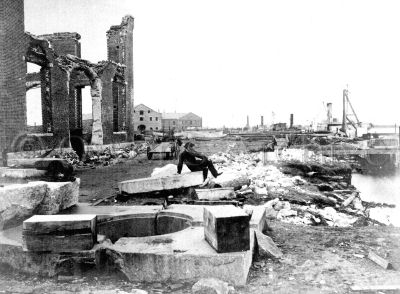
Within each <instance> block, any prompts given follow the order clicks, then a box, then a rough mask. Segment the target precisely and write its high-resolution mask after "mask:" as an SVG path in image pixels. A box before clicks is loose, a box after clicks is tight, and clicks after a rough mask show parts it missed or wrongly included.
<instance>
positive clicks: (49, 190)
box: [0, 179, 80, 229]
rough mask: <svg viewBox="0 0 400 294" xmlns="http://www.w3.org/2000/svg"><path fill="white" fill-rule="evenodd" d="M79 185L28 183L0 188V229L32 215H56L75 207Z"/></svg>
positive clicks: (75, 183)
mask: <svg viewBox="0 0 400 294" xmlns="http://www.w3.org/2000/svg"><path fill="white" fill-rule="evenodd" d="M79 183H80V180H79V179H76V180H75V181H74V182H43V181H36V182H29V183H26V184H14V185H8V186H6V187H3V188H0V229H3V227H10V226H16V225H19V224H21V223H22V221H24V220H25V219H27V218H29V217H31V216H32V215H33V214H34V213H35V214H55V213H58V212H59V211H61V210H64V209H66V208H68V207H71V206H73V205H76V204H77V203H78V198H79Z"/></svg>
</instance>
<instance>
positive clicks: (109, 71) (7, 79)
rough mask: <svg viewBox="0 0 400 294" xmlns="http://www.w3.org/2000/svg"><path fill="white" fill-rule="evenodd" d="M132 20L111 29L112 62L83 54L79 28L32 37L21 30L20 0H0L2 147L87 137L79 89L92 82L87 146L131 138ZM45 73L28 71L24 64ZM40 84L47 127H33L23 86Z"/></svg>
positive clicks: (63, 142) (31, 146) (10, 149)
mask: <svg viewBox="0 0 400 294" xmlns="http://www.w3.org/2000/svg"><path fill="white" fill-rule="evenodd" d="M133 23H134V19H133V17H131V16H125V17H124V18H123V19H122V22H121V25H116V26H111V28H110V29H109V31H107V51H108V56H107V59H108V60H107V61H101V62H98V63H97V64H94V63H91V62H89V61H87V60H83V59H81V45H80V41H79V40H80V35H79V34H78V33H54V34H49V35H42V36H34V35H32V34H30V33H27V32H25V30H24V2H23V0H0V44H1V50H0V151H1V152H2V153H5V152H15V151H22V150H29V149H46V148H53V147H58V146H61V147H69V146H71V144H72V145H74V141H75V142H76V141H80V142H83V131H82V129H83V127H82V89H83V88H84V87H90V93H91V98H92V118H93V120H92V128H91V134H89V136H88V137H87V138H85V139H86V144H111V143H118V142H124V141H133V132H134V128H133V118H132V114H133V52H132V51H133V50H132V48H133ZM28 62H29V63H33V64H36V65H38V66H40V71H39V72H36V73H28V74H27V63H28ZM34 88H40V89H41V105H42V122H43V123H42V126H41V130H40V131H39V132H35V133H34V134H32V133H29V131H28V127H27V106H26V92H27V91H29V90H30V89H34Z"/></svg>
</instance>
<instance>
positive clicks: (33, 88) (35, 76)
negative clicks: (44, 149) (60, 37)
mask: <svg viewBox="0 0 400 294" xmlns="http://www.w3.org/2000/svg"><path fill="white" fill-rule="evenodd" d="M41 68H42V67H41V66H39V65H37V64H35V63H31V62H27V74H28V78H27V82H26V83H27V86H26V117H27V127H28V133H41V132H42V126H43V118H42V92H41V89H40V87H41V81H40V70H41Z"/></svg>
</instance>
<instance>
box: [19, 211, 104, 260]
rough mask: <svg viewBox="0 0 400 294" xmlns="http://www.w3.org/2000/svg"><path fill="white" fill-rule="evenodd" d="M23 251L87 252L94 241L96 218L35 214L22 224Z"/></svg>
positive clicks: (76, 215)
mask: <svg viewBox="0 0 400 294" xmlns="http://www.w3.org/2000/svg"><path fill="white" fill-rule="evenodd" d="M22 229H23V230H22V240H23V245H22V246H23V248H24V250H25V251H40V252H44V251H46V252H74V251H81V250H90V249H92V248H93V246H94V244H95V243H96V242H97V227H96V215H94V214H60V215H34V216H32V217H31V218H29V219H27V220H26V221H24V222H23V224H22Z"/></svg>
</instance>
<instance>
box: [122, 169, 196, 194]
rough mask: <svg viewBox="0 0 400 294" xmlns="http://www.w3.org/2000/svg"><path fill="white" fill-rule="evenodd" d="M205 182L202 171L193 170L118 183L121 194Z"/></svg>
mask: <svg viewBox="0 0 400 294" xmlns="http://www.w3.org/2000/svg"><path fill="white" fill-rule="evenodd" d="M202 183H203V173H202V172H192V173H188V174H184V175H172V176H169V177H157V178H143V179H135V180H129V181H124V182H120V183H118V188H119V192H120V193H121V194H124V193H125V194H138V193H150V192H156V191H163V190H173V189H180V188H189V187H194V186H198V185H200V184H202Z"/></svg>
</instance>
